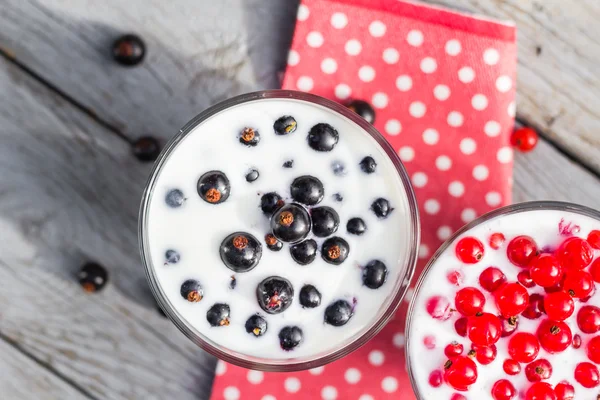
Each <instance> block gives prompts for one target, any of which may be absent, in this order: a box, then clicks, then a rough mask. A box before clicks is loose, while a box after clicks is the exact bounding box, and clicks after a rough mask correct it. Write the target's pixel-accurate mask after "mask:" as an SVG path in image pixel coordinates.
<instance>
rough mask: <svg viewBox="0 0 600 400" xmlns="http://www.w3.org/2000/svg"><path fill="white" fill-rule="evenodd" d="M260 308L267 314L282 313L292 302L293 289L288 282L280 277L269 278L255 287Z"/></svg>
mask: <svg viewBox="0 0 600 400" xmlns="http://www.w3.org/2000/svg"><path fill="white" fill-rule="evenodd" d="M256 298H257V300H258V304H259V305H260V308H262V309H263V310H265V311H266V312H267V313H269V314H279V313H281V312H284V311H285V310H286V309H287V308H288V307H289V306H290V305H291V304H292V301H293V300H294V288H293V287H292V284H291V283H290V281H288V280H287V279H285V278H282V277H280V276H270V277H268V278H266V279H264V280H263V281H262V282H260V283H259V284H258V286H257V287H256Z"/></svg>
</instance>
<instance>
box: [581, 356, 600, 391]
mask: <svg viewBox="0 0 600 400" xmlns="http://www.w3.org/2000/svg"><path fill="white" fill-rule="evenodd" d="M575 380H576V381H577V382H579V384H580V385H581V386H583V387H585V388H588V389H591V388H595V387H596V386H598V385H599V384H600V373H598V368H596V366H595V365H594V364H592V363H589V362H582V363H579V364H577V366H576V367H575Z"/></svg>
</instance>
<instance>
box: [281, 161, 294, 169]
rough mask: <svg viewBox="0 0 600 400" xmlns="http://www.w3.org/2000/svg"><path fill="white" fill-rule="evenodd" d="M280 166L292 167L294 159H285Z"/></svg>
mask: <svg viewBox="0 0 600 400" xmlns="http://www.w3.org/2000/svg"><path fill="white" fill-rule="evenodd" d="M282 167H283V168H293V167H294V160H287V161H286V162H284V163H283V165H282Z"/></svg>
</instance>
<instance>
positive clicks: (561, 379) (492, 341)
mask: <svg viewBox="0 0 600 400" xmlns="http://www.w3.org/2000/svg"><path fill="white" fill-rule="evenodd" d="M599 256H600V221H599V220H595V219H593V218H590V217H588V216H585V215H583V214H578V213H576V212H571V211H568V210H566V209H565V210H564V211H563V210H530V211H521V212H516V213H512V214H506V215H500V216H496V217H494V218H492V219H490V220H488V221H484V222H481V223H480V224H478V225H476V226H475V227H473V228H471V229H470V230H468V231H466V232H465V233H463V234H462V235H460V236H459V237H458V238H457V239H455V240H454V241H453V242H452V243H450V244H449V246H448V247H447V248H446V249H445V250H444V251H443V252H442V253H441V254H440V256H439V257H438V258H437V259H436V260H435V262H434V264H432V265H431V267H430V269H429V271H428V272H427V275H426V276H425V277H424V278H423V281H422V283H421V286H420V289H419V293H418V294H417V295H416V297H415V299H414V303H413V307H412V310H413V314H412V316H411V321H410V322H409V340H410V343H409V358H410V369H411V373H412V376H413V380H414V383H415V385H416V390H417V392H418V393H419V395H420V398H422V399H428V400H429V399H436V400H437V399H448V400H461V399H462V400H465V399H471V400H475V399H477V400H479V399H494V400H511V399H525V400H567V399H575V398H576V399H596V398H597V396H599V395H600V372H599V370H598V364H600V294H598V293H597V292H596V291H595V289H596V288H595V285H596V283H598V282H600V257H599Z"/></svg>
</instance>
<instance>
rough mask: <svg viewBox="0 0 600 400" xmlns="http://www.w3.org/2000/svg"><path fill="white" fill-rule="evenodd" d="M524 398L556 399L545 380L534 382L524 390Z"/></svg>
mask: <svg viewBox="0 0 600 400" xmlns="http://www.w3.org/2000/svg"><path fill="white" fill-rule="evenodd" d="M525 400H556V393H554V389H552V386H550V384H548V383H546V382H536V383H534V384H533V385H531V387H530V388H529V389H527V392H525Z"/></svg>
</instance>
